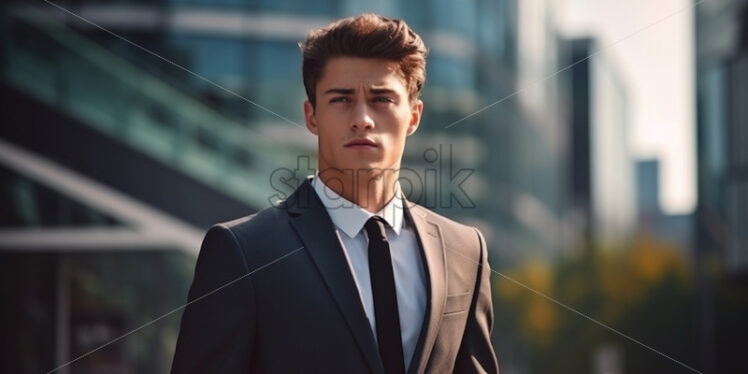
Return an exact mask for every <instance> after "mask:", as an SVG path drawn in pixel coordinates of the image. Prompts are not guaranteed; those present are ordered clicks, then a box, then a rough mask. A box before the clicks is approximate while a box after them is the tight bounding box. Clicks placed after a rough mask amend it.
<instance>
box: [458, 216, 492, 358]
mask: <svg viewBox="0 0 748 374" xmlns="http://www.w3.org/2000/svg"><path fill="white" fill-rule="evenodd" d="M475 231H476V232H477V234H478V240H479V242H480V247H481V248H480V260H479V261H480V266H478V275H477V280H476V284H475V293H474V296H473V301H472V303H471V304H470V310H469V311H468V313H470V314H469V316H468V320H467V324H466V325H465V333H464V335H463V337H462V342H461V343H460V349H459V351H458V352H457V360H456V362H455V368H454V372H455V373H498V372H499V365H498V361H497V359H496V353H495V352H494V349H493V345H492V344H491V331H492V330H493V302H492V301H491V280H490V275H491V268H490V266H489V264H488V248H487V247H486V240H485V239H484V238H483V234H482V233H481V232H480V231H479V230H477V229H476V230H475Z"/></svg>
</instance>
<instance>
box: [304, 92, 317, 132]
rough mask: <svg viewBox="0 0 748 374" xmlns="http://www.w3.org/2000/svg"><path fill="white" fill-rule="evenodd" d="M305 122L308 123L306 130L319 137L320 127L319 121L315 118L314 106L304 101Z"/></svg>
mask: <svg viewBox="0 0 748 374" xmlns="http://www.w3.org/2000/svg"><path fill="white" fill-rule="evenodd" d="M304 121H305V122H306V128H307V130H309V132H311V133H312V134H314V135H319V127H317V119H316V118H314V106H313V105H312V103H311V102H309V100H306V101H304Z"/></svg>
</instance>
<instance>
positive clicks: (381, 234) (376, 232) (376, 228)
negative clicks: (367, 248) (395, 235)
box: [364, 216, 387, 241]
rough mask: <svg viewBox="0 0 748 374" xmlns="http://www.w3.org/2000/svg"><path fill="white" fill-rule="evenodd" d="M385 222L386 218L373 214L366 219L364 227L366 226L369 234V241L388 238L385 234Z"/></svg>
mask: <svg viewBox="0 0 748 374" xmlns="http://www.w3.org/2000/svg"><path fill="white" fill-rule="evenodd" d="M384 224H385V222H384V220H383V219H382V217H379V216H373V217H371V218H369V220H368V221H366V224H364V228H366V233H367V234H368V235H369V241H372V240H374V239H376V240H380V241H386V240H387V234H385V226H384Z"/></svg>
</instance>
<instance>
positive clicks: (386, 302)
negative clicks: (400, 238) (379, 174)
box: [364, 216, 405, 374]
mask: <svg viewBox="0 0 748 374" xmlns="http://www.w3.org/2000/svg"><path fill="white" fill-rule="evenodd" d="M364 227H365V228H366V233H367V234H368V235H369V275H370V276H371V293H372V296H373V297H374V316H375V317H376V321H377V322H376V325H377V342H378V343H379V354H380V355H381V356H382V363H383V364H384V370H385V372H386V373H387V374H396V373H398V374H400V373H405V362H404V360H403V345H402V343H401V341H400V315H399V314H398V312H397V294H396V293H395V276H394V274H393V272H392V258H391V257H390V244H389V243H388V242H387V236H386V235H385V231H384V230H385V228H384V221H382V218H380V217H377V216H374V217H371V218H369V220H368V221H366V225H364Z"/></svg>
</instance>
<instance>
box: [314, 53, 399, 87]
mask: <svg viewBox="0 0 748 374" xmlns="http://www.w3.org/2000/svg"><path fill="white" fill-rule="evenodd" d="M404 84H405V79H404V78H403V76H402V73H401V72H400V69H399V67H398V64H397V63H396V62H394V61H388V60H382V59H374V58H359V57H336V58H332V59H330V60H329V61H328V62H327V64H325V69H324V71H323V74H322V76H321V79H320V81H319V82H318V86H320V85H322V86H325V87H326V88H329V87H332V86H336V87H337V86H340V85H344V86H346V88H356V89H358V88H360V87H361V86H362V85H363V86H364V87H365V88H366V89H398V88H400V87H399V86H403V85H404ZM328 86H329V87H328ZM320 88H322V87H320ZM326 88H325V89H326Z"/></svg>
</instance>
